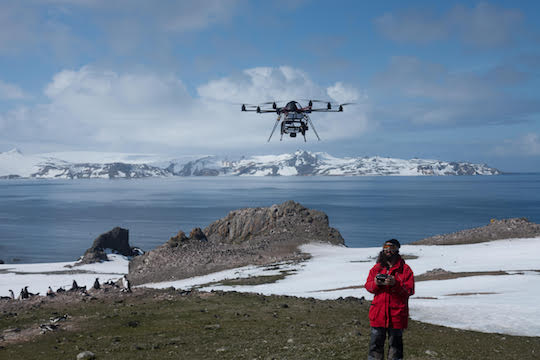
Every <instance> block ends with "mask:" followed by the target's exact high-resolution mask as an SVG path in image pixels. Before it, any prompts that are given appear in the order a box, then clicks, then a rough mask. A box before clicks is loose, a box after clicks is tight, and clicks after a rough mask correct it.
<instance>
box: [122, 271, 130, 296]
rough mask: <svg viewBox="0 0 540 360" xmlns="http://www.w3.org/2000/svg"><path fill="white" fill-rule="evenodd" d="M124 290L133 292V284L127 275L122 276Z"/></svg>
mask: <svg viewBox="0 0 540 360" xmlns="http://www.w3.org/2000/svg"><path fill="white" fill-rule="evenodd" d="M122 291H124V292H131V284H130V283H129V280H128V278H127V276H126V275H124V276H122Z"/></svg>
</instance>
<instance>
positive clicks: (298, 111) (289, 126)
mask: <svg viewBox="0 0 540 360" xmlns="http://www.w3.org/2000/svg"><path fill="white" fill-rule="evenodd" d="M276 102H277V101H270V102H266V103H262V104H260V105H249V104H242V111H253V112H256V113H258V114H263V113H277V115H278V117H277V120H276V122H275V124H274V128H273V129H272V132H271V133H270V137H269V138H268V142H270V139H271V138H272V135H273V134H274V131H275V130H276V128H277V126H278V124H279V123H280V121H281V138H280V141H281V140H283V134H289V136H290V137H296V135H297V134H298V133H301V134H302V136H303V137H304V141H306V131H308V129H309V128H308V124H309V126H311V127H312V128H313V132H314V133H315V135H316V136H317V139H319V140H321V138H320V137H319V134H317V130H315V126H313V122H312V121H311V119H310V118H309V116H308V114H311V113H312V112H343V106H345V105H349V104H353V103H345V104H338V105H335V106H337V110H336V109H333V108H332V103H331V102H328V101H322V100H309V102H308V106H305V107H302V105H301V104H300V103H299V102H298V101H294V100H293V101H289V102H288V103H287V105H285V106H283V107H279V106H277V104H276ZM313 103H324V104H326V107H322V108H313ZM281 115H283V121H282V118H281Z"/></svg>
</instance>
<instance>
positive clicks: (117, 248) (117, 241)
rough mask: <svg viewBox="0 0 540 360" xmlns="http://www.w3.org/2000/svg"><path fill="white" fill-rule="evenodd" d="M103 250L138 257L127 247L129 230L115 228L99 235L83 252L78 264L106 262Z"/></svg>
mask: <svg viewBox="0 0 540 360" xmlns="http://www.w3.org/2000/svg"><path fill="white" fill-rule="evenodd" d="M105 249H110V250H112V251H113V252H116V253H118V254H121V255H124V256H135V255H138V253H137V252H135V251H134V250H133V249H134V248H132V247H131V246H130V245H129V230H128V229H122V228H120V227H115V228H114V229H112V230H110V231H108V232H106V233H103V234H101V235H99V236H98V237H97V238H96V239H95V240H94V243H93V244H92V247H90V248H89V249H88V250H86V251H85V253H84V255H83V257H82V259H81V260H80V261H79V262H78V264H91V263H95V262H100V261H107V260H108V258H107V254H106V253H105Z"/></svg>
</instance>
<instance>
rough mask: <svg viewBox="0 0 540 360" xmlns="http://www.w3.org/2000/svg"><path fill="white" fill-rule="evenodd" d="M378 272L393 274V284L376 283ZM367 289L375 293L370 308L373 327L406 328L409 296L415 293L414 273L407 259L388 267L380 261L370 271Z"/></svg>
mask: <svg viewBox="0 0 540 360" xmlns="http://www.w3.org/2000/svg"><path fill="white" fill-rule="evenodd" d="M377 274H389V275H393V276H394V278H395V279H396V283H395V284H394V285H393V286H389V285H377V284H375V276H376V275H377ZM365 287H366V290H367V291H369V292H370V293H372V294H375V297H374V298H373V301H372V302H371V307H370V308H369V322H370V325H371V326H372V327H384V328H392V329H405V328H407V322H408V319H409V296H411V295H413V294H414V275H413V272H412V270H411V268H410V267H409V265H407V264H405V261H403V259H402V258H401V257H400V258H399V260H398V262H397V263H396V264H395V265H394V266H392V267H391V268H390V269H387V268H385V267H383V266H381V265H380V264H379V263H377V264H375V266H374V267H373V268H371V270H370V271H369V276H368V278H367V281H366V285H365Z"/></svg>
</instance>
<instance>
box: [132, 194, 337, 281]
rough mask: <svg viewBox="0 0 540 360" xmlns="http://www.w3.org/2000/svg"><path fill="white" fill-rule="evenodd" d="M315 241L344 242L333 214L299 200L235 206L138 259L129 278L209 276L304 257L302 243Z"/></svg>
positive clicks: (181, 233)
mask: <svg viewBox="0 0 540 360" xmlns="http://www.w3.org/2000/svg"><path fill="white" fill-rule="evenodd" d="M310 242H329V243H332V244H336V245H343V244H344V240H343V238H342V237H341V234H340V233H339V231H338V230H336V229H334V228H332V227H330V226H329V223H328V216H327V215H326V214H325V213H323V212H321V211H318V210H311V209H307V208H305V207H304V206H302V205H300V204H298V203H296V202H294V201H286V202H284V203H283V204H280V205H272V206H270V207H266V208H247V209H240V210H235V211H231V212H230V213H229V214H228V215H227V216H226V217H225V218H223V219H220V220H217V221H215V222H214V223H212V224H210V225H209V226H208V227H207V228H205V229H204V230H201V229H199V228H196V229H194V230H193V231H192V232H191V233H190V236H189V237H188V236H186V234H185V233H184V232H183V231H180V232H179V233H178V234H177V235H175V236H174V237H172V238H171V239H169V241H167V242H166V243H165V244H163V245H162V246H160V247H158V248H156V249H155V250H152V251H149V252H147V253H146V254H144V255H142V256H138V257H136V258H134V259H133V260H132V261H131V262H130V264H129V279H130V280H131V281H132V283H133V284H134V285H137V284H141V283H147V282H157V281H169V280H177V279H183V278H188V277H192V276H197V275H204V274H208V273H212V272H215V271H220V270H224V269H231V268H236V267H240V266H245V265H249V264H268V263H272V262H276V261H281V260H298V259H301V258H303V257H305V255H304V254H301V253H300V252H299V250H298V246H299V245H302V244H306V243H310Z"/></svg>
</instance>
